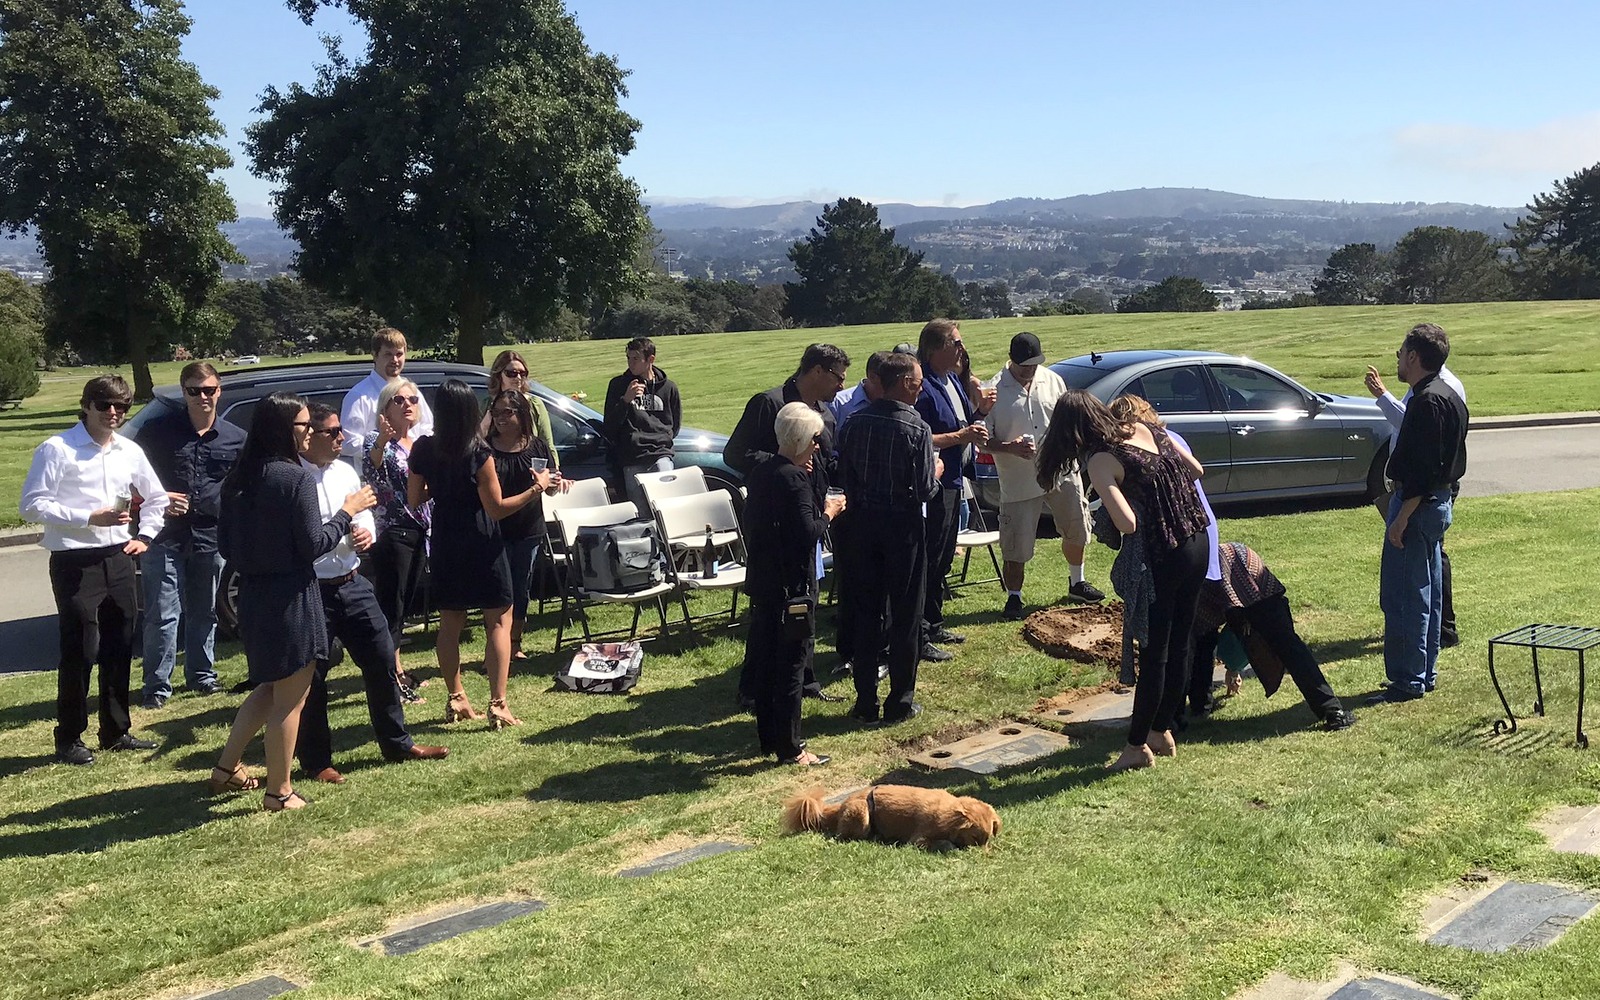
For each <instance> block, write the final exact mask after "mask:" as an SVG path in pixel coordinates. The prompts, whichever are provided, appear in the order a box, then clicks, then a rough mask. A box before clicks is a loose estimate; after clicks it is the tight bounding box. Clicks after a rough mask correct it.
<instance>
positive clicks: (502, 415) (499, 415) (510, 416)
mask: <svg viewBox="0 0 1600 1000" xmlns="http://www.w3.org/2000/svg"><path fill="white" fill-rule="evenodd" d="M494 418H495V419H496V420H515V419H517V411H516V410H495V411H494Z"/></svg>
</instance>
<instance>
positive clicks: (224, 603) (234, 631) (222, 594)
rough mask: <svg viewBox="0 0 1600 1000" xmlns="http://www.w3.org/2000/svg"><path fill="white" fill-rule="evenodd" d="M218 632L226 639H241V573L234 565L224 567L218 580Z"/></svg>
mask: <svg viewBox="0 0 1600 1000" xmlns="http://www.w3.org/2000/svg"><path fill="white" fill-rule="evenodd" d="M217 630H218V631H219V632H221V633H222V634H223V636H224V637H226V638H229V639H237V638H239V573H238V571H236V570H235V569H234V568H233V563H228V564H226V565H224V566H223V567H222V576H221V578H220V579H218V580H217Z"/></svg>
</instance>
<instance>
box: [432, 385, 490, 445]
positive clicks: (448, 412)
mask: <svg viewBox="0 0 1600 1000" xmlns="http://www.w3.org/2000/svg"><path fill="white" fill-rule="evenodd" d="M482 419H483V414H482V413H480V412H479V410H478V394H477V393H475V392H473V391H472V388H471V386H469V385H467V383H465V382H463V381H461V380H460V379H458V378H452V379H446V380H445V382H444V384H442V385H440V386H439V391H438V392H436V393H434V396H433V440H434V442H435V444H437V445H438V447H439V453H440V454H441V455H442V456H443V457H444V458H446V459H459V458H466V457H467V456H468V455H469V454H471V453H472V450H473V448H474V447H476V446H477V445H478V443H479V442H481V441H482V440H483V439H482V438H481V437H480V436H479V435H478V424H479V421H481V420H482Z"/></svg>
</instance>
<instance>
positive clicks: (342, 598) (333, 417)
mask: <svg viewBox="0 0 1600 1000" xmlns="http://www.w3.org/2000/svg"><path fill="white" fill-rule="evenodd" d="M307 411H308V412H309V413H310V416H311V437H310V439H309V441H308V442H307V444H306V448H305V451H304V452H302V453H301V455H300V464H301V465H303V466H305V467H306V468H307V469H309V470H310V472H311V475H312V476H313V477H315V478H316V481H317V505H318V507H319V508H320V509H321V511H322V516H323V518H324V520H326V519H329V518H332V517H333V515H334V514H335V513H336V512H338V510H339V509H340V507H341V506H342V505H343V504H344V501H345V497H348V496H349V495H350V494H352V493H354V492H356V491H358V490H361V489H366V488H367V487H363V486H362V485H361V477H360V476H358V475H356V470H355V469H352V468H351V467H350V466H349V465H348V464H347V463H345V462H341V461H339V446H340V442H339V438H340V435H341V434H342V433H343V428H342V427H341V426H340V418H339V415H338V414H337V413H335V412H333V408H332V407H330V406H324V405H323V404H321V403H312V404H311V405H310V406H309V407H307ZM377 531H378V528H377V522H376V521H374V520H373V517H372V511H370V510H365V511H362V512H361V513H359V514H357V515H356V516H355V517H354V518H352V519H351V522H350V533H349V534H347V535H345V536H344V538H343V539H341V540H340V542H339V544H338V545H336V546H334V549H333V551H332V552H329V553H327V554H326V555H324V556H323V557H322V558H320V559H318V560H317V561H316V564H315V569H316V573H317V582H318V583H319V584H321V587H322V607H323V611H324V612H325V613H326V614H327V617H328V634H329V635H331V636H333V637H334V638H336V639H338V640H339V641H340V642H341V643H343V644H344V649H345V652H346V653H348V654H350V658H351V659H352V660H354V661H355V664H356V666H357V667H359V668H360V669H361V680H362V683H363V684H365V685H366V689H367V714H368V716H369V717H370V718H371V719H372V728H373V730H374V731H376V732H377V734H378V748H379V749H380V750H381V751H382V752H383V756H384V758H385V759H386V760H390V761H402V760H433V759H436V758H439V757H443V756H444V755H445V754H447V753H449V751H448V750H447V749H446V748H444V747H430V746H419V745H418V744H417V743H415V742H414V741H413V740H412V739H411V735H410V734H409V733H407V732H406V718H405V713H404V712H403V711H402V710H401V707H400V688H399V685H398V682H397V678H396V677H395V655H394V642H393V640H391V639H390V638H389V622H388V620H387V619H386V618H384V616H383V610H382V608H381V607H380V606H379V605H378V594H377V591H375V590H374V589H373V588H372V584H371V583H369V582H368V581H367V578H366V577H364V576H362V575H361V574H360V573H359V572H357V571H358V570H359V569H360V568H361V558H360V553H362V552H365V551H366V550H367V549H370V548H372V543H373V541H374V540H375V539H376V537H377ZM294 749H295V755H296V756H297V757H299V758H300V770H301V771H302V772H303V773H304V774H305V775H306V776H307V777H309V778H312V779H313V780H316V781H325V782H328V783H329V784H334V785H339V784H343V783H344V775H343V774H340V773H339V771H338V770H337V769H335V768H334V766H333V741H332V735H331V733H330V731H329V729H328V668H327V665H326V664H324V665H323V666H320V667H318V669H317V671H316V673H315V674H313V675H312V678H311V689H310V690H309V691H308V692H307V693H306V703H305V707H304V708H302V709H301V710H300V734H299V737H298V738H297V739H296V740H295V748H294Z"/></svg>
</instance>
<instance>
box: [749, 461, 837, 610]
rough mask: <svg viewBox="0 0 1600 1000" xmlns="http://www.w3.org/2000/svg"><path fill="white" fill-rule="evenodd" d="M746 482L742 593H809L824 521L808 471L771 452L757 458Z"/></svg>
mask: <svg viewBox="0 0 1600 1000" xmlns="http://www.w3.org/2000/svg"><path fill="white" fill-rule="evenodd" d="M746 486H747V487H748V489H749V491H750V494H749V496H748V497H747V498H746V499H745V504H744V542H745V552H746V554H747V556H748V562H747V565H746V570H745V584H744V590H745V593H746V594H749V595H750V599H751V600H753V601H781V600H783V599H785V598H787V597H797V596H804V595H808V594H810V593H811V590H812V587H813V586H814V585H815V584H816V579H817V542H818V541H820V540H821V538H822V535H823V532H824V531H826V530H827V527H828V519H827V517H825V516H824V515H823V513H822V508H821V507H820V506H819V505H818V504H817V500H816V494H815V493H814V492H813V490H812V483H811V477H810V476H809V475H807V473H806V470H804V469H802V468H800V467H799V466H798V465H795V464H794V463H793V462H791V461H789V460H788V459H787V458H784V457H783V456H782V455H769V456H768V457H767V458H765V459H763V460H762V461H761V462H759V463H757V464H756V466H755V468H754V469H753V470H752V471H751V473H750V478H749V479H748V480H747V481H746Z"/></svg>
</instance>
